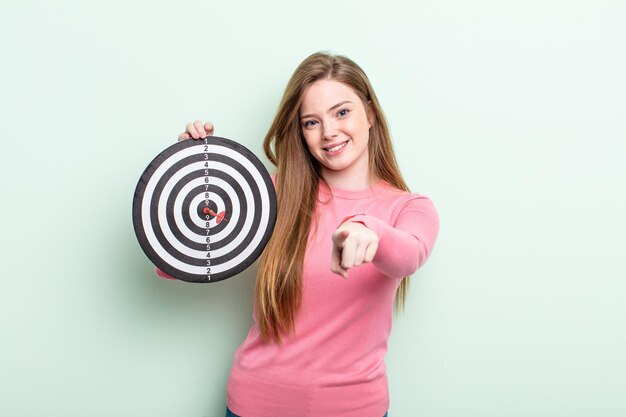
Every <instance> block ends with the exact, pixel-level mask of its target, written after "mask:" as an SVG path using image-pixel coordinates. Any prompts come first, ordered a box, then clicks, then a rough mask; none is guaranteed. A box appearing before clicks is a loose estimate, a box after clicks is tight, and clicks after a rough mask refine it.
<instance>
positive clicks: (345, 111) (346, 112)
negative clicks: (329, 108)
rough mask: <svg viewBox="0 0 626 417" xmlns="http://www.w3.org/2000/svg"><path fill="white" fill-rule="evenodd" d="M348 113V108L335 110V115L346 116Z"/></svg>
mask: <svg viewBox="0 0 626 417" xmlns="http://www.w3.org/2000/svg"><path fill="white" fill-rule="evenodd" d="M348 113H350V110H348V109H341V110H339V111H338V112H337V116H339V117H344V116H347V115H348Z"/></svg>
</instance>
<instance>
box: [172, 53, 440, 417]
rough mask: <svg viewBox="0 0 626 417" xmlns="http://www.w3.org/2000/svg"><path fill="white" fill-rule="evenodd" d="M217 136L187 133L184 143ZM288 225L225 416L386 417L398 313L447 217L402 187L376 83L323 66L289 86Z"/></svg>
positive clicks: (306, 66) (259, 292)
mask: <svg viewBox="0 0 626 417" xmlns="http://www.w3.org/2000/svg"><path fill="white" fill-rule="evenodd" d="M212 134H213V125H212V124H211V123H202V122H195V123H190V124H188V125H187V128H186V131H185V132H184V133H182V134H181V135H180V136H179V139H181V140H182V139H189V138H194V139H199V138H203V137H205V136H207V135H212ZM264 150H265V153H266V155H267V157H268V158H269V160H270V161H271V162H272V163H273V164H275V165H276V168H277V169H276V175H275V177H274V178H275V186H276V192H277V199H278V217H277V222H276V225H275V228H274V232H273V235H272V237H271V239H270V241H269V243H268V245H267V246H266V248H265V250H264V252H263V254H262V256H261V260H260V263H259V271H258V276H257V282H256V292H255V308H254V319H255V323H254V324H253V326H252V328H251V329H250V332H249V333H248V336H247V337H246V339H245V340H244V342H243V343H242V345H241V346H240V347H239V348H238V349H237V351H236V352H235V356H234V360H233V364H232V369H231V373H230V378H229V381H228V387H227V393H228V398H227V414H226V415H227V416H233V415H234V416H241V417H304V416H311V417H327V416H333V417H340V416H341V417H382V416H383V415H386V412H387V409H388V406H389V395H388V385H387V377H386V372H385V363H384V357H385V354H386V352H387V340H388V337H389V333H390V331H391V325H392V310H393V305H394V300H395V304H396V307H398V306H400V305H403V304H404V301H405V297H406V291H407V278H406V277H408V276H410V275H411V274H413V273H414V272H415V271H416V270H417V268H419V267H420V266H421V265H422V264H424V262H425V261H426V259H427V258H428V256H429V254H430V252H431V250H432V248H433V246H434V243H435V239H436V237H437V233H438V229H439V219H438V216H437V212H436V210H435V208H434V206H433V204H432V202H431V201H430V199H428V198H427V197H425V196H422V195H419V194H412V193H410V192H408V188H407V186H406V184H405V182H404V180H403V179H402V176H401V175H400V172H399V170H398V166H397V163H396V160H395V157H394V154H393V150H392V146H391V139H390V134H389V131H388V128H387V124H386V121H385V118H384V115H383V112H382V110H381V108H380V105H379V103H378V100H377V98H376V95H375V94H374V90H373V89H372V87H371V85H370V83H369V80H368V79H367V76H366V75H365V73H364V72H363V71H362V70H361V68H359V66H358V65H356V64H355V63H354V62H352V61H351V60H350V59H348V58H346V57H342V56H335V55H329V54H324V53H315V54H313V55H311V56H309V57H308V58H307V59H305V60H304V61H303V62H302V63H301V64H300V66H299V67H298V68H297V69H296V71H295V72H294V74H293V76H292V77H291V79H290V81H289V83H288V84H287V88H286V91H285V94H284V96H283V99H282V101H281V103H280V106H279V108H278V112H277V114H276V117H275V119H274V122H273V123H272V126H271V127H270V129H269V131H268V133H267V135H266V137H265V141H264Z"/></svg>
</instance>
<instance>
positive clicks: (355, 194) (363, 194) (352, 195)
mask: <svg viewBox="0 0 626 417" xmlns="http://www.w3.org/2000/svg"><path fill="white" fill-rule="evenodd" d="M383 186H384V181H382V180H378V181H377V182H376V183H374V184H372V185H371V186H369V187H367V188H364V189H362V190H344V189H341V188H336V187H332V186H330V185H327V184H326V183H324V182H320V185H319V190H320V193H321V194H324V195H327V196H332V197H334V198H342V199H345V200H359V199H361V198H367V197H373V196H374V195H375V194H376V192H377V191H379V190H380V189H381V188H382V187H383Z"/></svg>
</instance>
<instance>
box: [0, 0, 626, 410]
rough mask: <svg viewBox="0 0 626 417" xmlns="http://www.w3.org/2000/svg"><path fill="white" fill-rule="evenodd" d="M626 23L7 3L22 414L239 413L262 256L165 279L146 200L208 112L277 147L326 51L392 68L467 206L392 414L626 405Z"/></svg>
mask: <svg viewBox="0 0 626 417" xmlns="http://www.w3.org/2000/svg"><path fill="white" fill-rule="evenodd" d="M625 21H626V6H625V3H624V2H623V1H610V0H600V1H564V0H543V1H537V0H530V1H526V2H508V1H504V2H503V1H491V0H477V1H473V2H465V1H461V0H439V1H434V0H424V1H416V2H409V1H406V2H400V1H387V2H384V4H383V3H382V2H379V1H359V2H357V1H343V2H335V1H326V0H321V1H316V2H287V1H264V2H252V1H249V2H241V1H233V2H227V1H219V2H218V1H187V0H183V1H179V2H162V1H121V0H110V1H106V2H105V1H100V2H83V1H72V0H66V1H60V2H44V1H33V0H23V1H19V2H17V1H15V2H5V3H3V6H2V12H1V13H0V34H1V38H0V39H1V43H0V47H1V51H0V57H1V65H0V110H1V112H0V114H1V118H2V123H0V138H1V140H2V147H1V151H0V153H1V155H2V159H1V160H2V163H1V164H0V169H1V170H2V171H1V176H0V181H1V190H2V204H0V234H1V236H2V238H1V244H2V247H1V250H0V256H1V261H0V265H1V267H2V274H1V277H2V278H1V279H2V281H1V282H2V288H1V290H0V297H1V298H0V332H1V333H0V351H1V353H0V415H1V416H7V417H35V416H37V417H39V416H46V417H57V416H58V417H61V416H63V417H84V416H90V417H101V416H102V417H104V416H106V417H126V416H139V417H144V416H145V417H159V416H163V417H218V416H222V415H223V409H224V401H225V383H226V379H227V375H228V370H229V367H230V363H231V360H232V354H233V351H234V350H235V349H236V347H237V346H238V344H239V343H240V342H241V341H242V339H243V338H244V336H245V334H246V333H247V330H248V328H249V325H250V323H251V318H250V317H251V307H250V305H251V304H250V300H251V295H252V289H253V279H254V270H253V269H250V270H248V271H247V272H245V273H244V274H242V275H240V276H239V277H237V278H235V279H230V280H227V281H225V282H220V283H215V284H210V285H197V284H196V285H194V284H188V283H182V282H170V281H166V280H162V279H159V278H157V277H155V276H154V274H153V268H152V266H151V265H150V262H149V261H148V260H147V258H146V257H145V256H144V254H143V252H142V251H141V249H140V247H139V245H138V244H137V242H136V239H135V236H134V232H133V229H132V221H131V212H130V209H131V203H132V197H133V191H134V188H135V185H136V182H137V180H138V178H139V176H140V174H141V173H142V171H143V169H144V168H145V166H146V165H147V164H148V163H149V162H150V161H151V160H152V158H153V157H154V156H156V155H157V154H158V153H159V152H160V151H161V150H162V149H163V148H165V147H166V146H168V145H170V144H171V143H173V142H174V141H175V138H176V136H177V135H178V134H179V133H180V132H181V131H182V130H183V128H184V125H185V123H186V122H187V121H191V120H195V119H201V120H212V121H213V122H214V123H215V125H216V134H218V135H223V136H226V137H229V138H233V139H236V140H238V141H239V142H241V143H243V144H245V145H246V146H247V147H249V148H250V149H252V150H253V151H255V153H257V154H258V155H261V142H262V138H263V136H264V134H265V132H266V130H267V128H268V127H269V124H270V122H271V118H272V116H273V114H274V111H275V109H276V106H277V104H278V101H279V99H280V96H281V94H282V90H283V88H284V86H285V84H286V82H287V79H288V77H289V76H290V74H291V72H292V71H293V69H294V68H295V67H296V65H297V64H298V63H299V62H300V61H301V60H302V59H303V58H304V57H306V56H307V55H309V54H310V53H312V52H314V51H317V50H330V51H333V52H337V53H342V54H346V55H348V56H350V57H351V58H353V59H354V60H355V61H356V62H358V63H359V64H360V65H361V66H362V67H363V68H364V69H365V71H366V72H367V73H368V75H369V76H370V79H371V81H372V83H373V84H374V86H375V88H376V91H377V93H378V96H379V98H380V101H381V103H382V105H383V108H384V109H385V112H386V114H387V116H388V119H389V122H390V125H391V128H392V134H393V137H394V143H395V147H396V152H397V155H398V158H399V162H400V165H401V168H402V170H403V173H404V175H405V178H406V179H407V181H408V182H409V184H410V186H411V187H412V189H413V190H414V191H417V192H420V193H422V194H425V195H428V196H429V197H431V198H432V199H433V200H434V202H435V204H436V206H437V208H438V210H439V213H440V216H441V232H440V236H439V241H438V243H437V246H436V248H435V251H434V253H433V255H432V257H431V259H430V260H429V262H428V263H427V264H426V265H425V266H424V267H423V268H422V269H421V270H420V271H418V273H417V274H416V275H415V276H413V277H412V279H411V289H410V295H409V299H408V305H407V309H406V312H405V313H404V314H401V315H399V316H398V317H397V319H396V321H395V324H394V330H393V333H392V337H391V339H390V346H389V353H388V357H387V364H388V374H389V378H390V392H391V406H390V416H391V417H530V416H532V417H561V416H563V417H565V416H567V417H576V416H581V417H589V416H602V417H613V416H624V415H626V400H625V398H626V395H625V394H626V376H625V373H626V359H625V355H624V352H625V350H626V307H625V306H624V299H625V295H626V283H625V278H626V267H625V266H624V263H625V260H626V258H625V256H624V251H625V249H626V221H625V220H624V213H625V212H626V196H625V192H624V183H625V180H626V163H625V162H626V161H625V159H626V158H625V155H626V127H625V123H624V118H625V115H626V105H625V100H624V97H625V96H626V82H625V81H624V74H626V59H625V54H624V41H625V40H626V30H625V29H624V22H625ZM364 417H368V416H364Z"/></svg>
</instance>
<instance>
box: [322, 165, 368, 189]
mask: <svg viewBox="0 0 626 417" xmlns="http://www.w3.org/2000/svg"><path fill="white" fill-rule="evenodd" d="M322 177H324V180H325V181H326V182H327V183H328V185H330V186H331V187H333V188H337V189H340V190H346V191H358V190H364V189H366V188H369V187H370V186H371V185H372V184H374V183H375V182H376V178H375V177H374V175H371V174H370V172H369V170H365V171H364V172H363V171H361V172H344V171H332V170H329V169H324V170H322Z"/></svg>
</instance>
